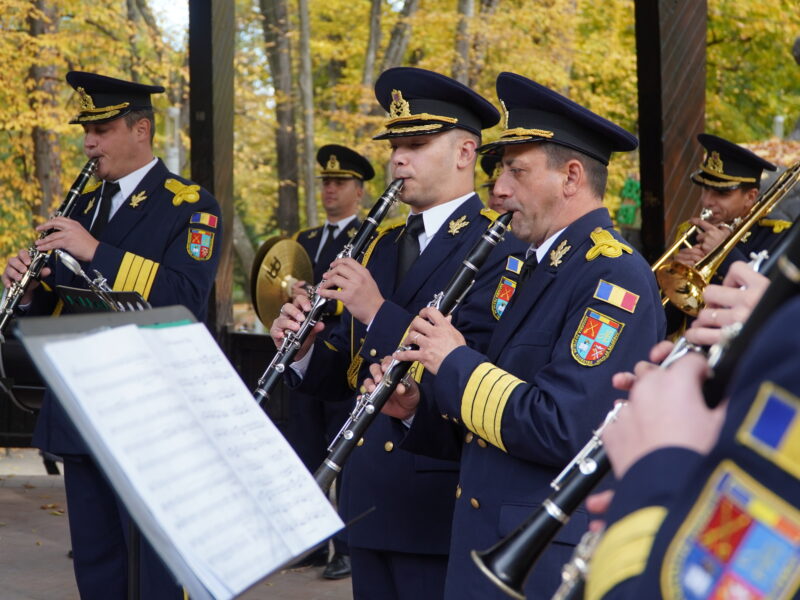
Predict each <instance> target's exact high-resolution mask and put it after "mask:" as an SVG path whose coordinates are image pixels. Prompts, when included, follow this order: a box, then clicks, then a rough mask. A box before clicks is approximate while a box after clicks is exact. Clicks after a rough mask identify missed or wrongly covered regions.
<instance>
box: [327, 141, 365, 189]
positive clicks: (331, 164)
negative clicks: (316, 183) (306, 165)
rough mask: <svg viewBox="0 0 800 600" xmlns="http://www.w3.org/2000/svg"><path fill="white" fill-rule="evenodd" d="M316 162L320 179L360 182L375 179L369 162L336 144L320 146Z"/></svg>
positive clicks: (353, 151)
mask: <svg viewBox="0 0 800 600" xmlns="http://www.w3.org/2000/svg"><path fill="white" fill-rule="evenodd" d="M317 162H318V163H319V164H320V166H321V167H322V171H321V172H320V177H338V178H340V179H351V178H354V179H360V180H362V181H369V180H370V179H372V178H373V177H375V171H374V170H373V168H372V165H371V164H369V161H368V160H367V159H366V158H364V157H363V156H361V155H360V154H359V153H358V152H356V151H355V150H350V148H347V147H345V146H338V145H336V144H328V145H327V146H322V148H320V149H319V150H318V151H317Z"/></svg>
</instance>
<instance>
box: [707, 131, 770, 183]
mask: <svg viewBox="0 0 800 600" xmlns="http://www.w3.org/2000/svg"><path fill="white" fill-rule="evenodd" d="M697 141H698V142H700V144H701V145H702V146H703V147H704V148H705V149H706V157H705V159H704V160H703V163H702V164H701V165H700V169H699V170H697V171H695V172H694V173H692V176H691V180H692V183H696V184H697V185H704V186H708V187H711V188H714V189H722V190H733V189H736V188H738V187H739V186H740V185H742V184H743V183H752V184H758V183H759V181H761V172H762V171H763V170H764V169H767V170H769V171H774V170H775V169H777V168H778V167H776V166H775V165H773V164H772V163H771V162H769V161H767V160H764V159H763V158H761V157H760V156H758V155H756V154H753V153H752V152H750V150H748V149H746V148H742V147H741V146H737V145H736V144H734V143H733V142H729V141H728V140H726V139H723V138H721V137H717V136H716V135H710V134H708V133H701V134H699V135H698V136H697Z"/></svg>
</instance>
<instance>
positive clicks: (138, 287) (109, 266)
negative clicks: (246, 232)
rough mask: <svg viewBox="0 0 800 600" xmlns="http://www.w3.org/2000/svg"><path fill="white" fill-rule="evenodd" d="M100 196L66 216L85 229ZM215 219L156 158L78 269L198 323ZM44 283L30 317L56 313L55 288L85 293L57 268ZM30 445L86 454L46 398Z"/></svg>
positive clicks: (217, 240) (198, 192) (196, 193)
mask: <svg viewBox="0 0 800 600" xmlns="http://www.w3.org/2000/svg"><path fill="white" fill-rule="evenodd" d="M99 198H100V188H99V187H97V188H95V189H91V190H89V191H88V192H87V191H85V192H84V194H82V195H81V196H80V198H79V199H78V200H77V203H76V205H75V209H74V210H73V212H72V214H71V215H70V216H71V218H73V219H75V220H76V221H78V222H79V223H81V224H82V225H83V226H84V227H85V228H86V229H87V230H88V229H89V225H90V224H91V222H92V216H93V215H94V212H95V210H96V203H97V200H98V199H99ZM219 217H220V209H219V205H218V204H217V201H216V200H215V199H214V197H213V196H211V194H209V193H208V192H207V191H206V190H204V189H202V188H201V187H200V186H198V185H195V184H192V182H191V181H188V180H186V179H183V178H182V177H180V176H178V175H175V174H174V173H170V172H169V171H168V170H167V167H166V166H165V165H164V163H163V162H161V160H159V161H158V162H157V163H156V164H155V165H154V166H153V168H152V169H150V171H148V172H147V174H146V175H145V176H144V178H143V179H142V181H141V182H140V183H139V185H138V187H137V188H136V190H135V191H134V193H133V194H131V195H130V197H128V198H126V199H125V201H124V203H123V204H122V206H120V208H119V209H118V210H117V212H116V213H115V214H114V216H113V217H112V218H111V220H110V221H109V222H108V225H106V228H105V229H104V230H103V231H102V233H101V234H100V237H99V241H100V245H99V246H98V248H97V252H96V253H95V256H94V259H93V260H92V261H91V262H89V263H82V266H83V269H84V271H86V272H87V273H88V274H90V276H92V274H93V269H97V270H98V271H100V273H102V274H103V276H104V277H106V278H107V279H108V282H109V285H111V286H112V287H113V289H114V290H117V291H137V292H139V293H140V294H141V295H142V296H143V297H144V299H145V300H147V301H148V302H150V304H152V305H153V306H169V305H172V304H183V305H184V306H186V307H187V308H188V309H189V310H191V311H192V312H193V313H194V315H195V316H196V317H197V319H198V320H199V321H202V320H203V319H205V316H206V311H207V303H208V297H209V294H210V292H211V285H212V283H213V282H214V276H215V274H216V271H217V264H218V262H219V253H218V251H217V250H218V246H219V245H220V244H221V236H222V224H221V222H220V218H219ZM51 266H52V263H51ZM45 283H46V284H47V285H46V286H45V285H42V286H40V287H39V288H37V289H36V291H35V295H34V301H33V303H32V305H31V307H30V310H29V314H33V315H46V314H52V313H54V312H55V313H59V312H61V309H62V307H61V305H60V301H59V300H58V297H57V294H56V293H55V291H54V287H55V285H69V286H73V287H81V288H85V287H86V285H85V284H84V283H83V281H82V280H81V279H79V278H78V277H77V276H75V275H74V274H73V273H72V272H71V271H69V270H68V269H67V268H65V267H64V266H63V265H59V264H56V265H55V269H54V273H53V274H52V275H51V276H50V277H49V278H48V280H47V281H46V282H45ZM33 445H34V446H38V447H39V448H41V449H43V450H46V451H49V452H53V453H54V454H87V453H88V449H87V448H86V446H85V445H84V443H83V441H82V440H81V439H80V437H79V436H78V433H77V432H76V431H75V429H74V428H73V426H72V424H71V423H70V422H69V420H68V418H67V416H66V414H65V413H64V412H63V409H62V408H61V407H60V406H59V405H58V403H57V402H54V401H53V398H52V397H50V396H49V394H48V395H47V396H46V397H45V399H44V402H43V404H42V409H41V412H40V413H39V418H38V420H37V422H36V429H35V431H34V438H33Z"/></svg>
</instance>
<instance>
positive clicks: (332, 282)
mask: <svg viewBox="0 0 800 600" xmlns="http://www.w3.org/2000/svg"><path fill="white" fill-rule="evenodd" d="M322 280H323V281H322V285H321V286H320V290H319V295H320V296H322V297H323V298H329V299H332V300H341V302H342V303H343V304H344V305H345V308H347V310H348V311H350V314H351V315H353V316H354V317H355V318H356V319H358V320H359V321H360V322H361V323H364V324H365V325H369V324H370V323H371V322H372V319H374V318H375V315H376V314H378V310H379V309H380V307H381V305H382V304H383V296H382V295H381V292H380V290H379V289H378V284H377V283H375V280H374V279H373V278H372V275H371V274H370V272H369V271H368V270H367V268H366V267H365V266H364V265H362V264H361V263H359V262H358V261H357V260H353V259H352V258H337V259H336V260H335V261H333V262H332V263H331V269H330V270H329V271H328V272H327V273H325V274H324V275H323V276H322ZM337 288H338V289H337Z"/></svg>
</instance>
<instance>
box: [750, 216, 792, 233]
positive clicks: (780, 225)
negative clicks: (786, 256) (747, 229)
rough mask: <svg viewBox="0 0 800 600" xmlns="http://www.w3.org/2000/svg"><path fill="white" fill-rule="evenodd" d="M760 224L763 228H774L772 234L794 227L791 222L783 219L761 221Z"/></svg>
mask: <svg viewBox="0 0 800 600" xmlns="http://www.w3.org/2000/svg"><path fill="white" fill-rule="evenodd" d="M758 224H759V225H760V226H761V227H772V233H780V232H781V231H785V230H787V229H789V227H791V226H792V222H791V221H784V220H783V219H761V220H760V221H759V222H758Z"/></svg>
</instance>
